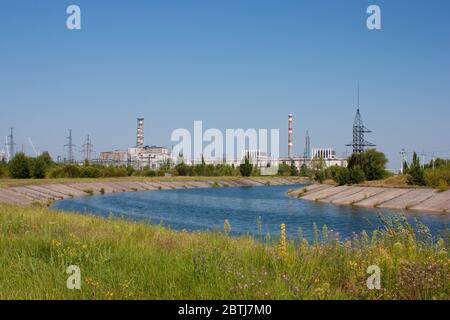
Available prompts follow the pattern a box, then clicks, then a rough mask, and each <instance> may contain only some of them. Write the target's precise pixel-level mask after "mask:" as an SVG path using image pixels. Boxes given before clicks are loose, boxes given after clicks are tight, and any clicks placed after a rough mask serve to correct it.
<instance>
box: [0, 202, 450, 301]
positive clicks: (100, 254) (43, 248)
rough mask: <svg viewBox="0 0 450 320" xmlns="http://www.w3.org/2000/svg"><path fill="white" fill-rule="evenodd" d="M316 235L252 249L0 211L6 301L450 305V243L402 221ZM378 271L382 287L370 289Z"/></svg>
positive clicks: (107, 222)
mask: <svg viewBox="0 0 450 320" xmlns="http://www.w3.org/2000/svg"><path fill="white" fill-rule="evenodd" d="M287 227H288V228H289V226H287ZM256 228H257V226H256V222H255V229H256ZM315 233H316V239H317V242H316V243H315V244H308V243H307V241H306V240H302V237H301V235H300V238H299V239H297V240H295V241H294V240H286V241H278V240H274V237H272V239H268V238H266V239H263V240H262V241H256V240H254V239H252V238H249V237H241V238H230V237H228V236H226V235H225V234H222V233H187V232H175V231H172V230H169V229H166V228H163V227H161V226H157V225H149V224H144V223H133V222H127V221H122V220H113V219H101V218H97V217H91V216H84V215H76V214H66V213H60V212H51V211H49V210H48V209H45V208H23V207H16V206H9V205H0V265H1V268H0V298H1V299H312V298H318V299H449V298H450V287H449V279H450V269H449V268H450V267H449V255H448V251H447V249H448V244H446V243H445V241H443V240H441V241H438V242H432V241H430V239H429V237H428V234H427V232H424V231H423V232H422V233H421V234H422V238H420V239H419V238H416V236H415V235H414V232H412V231H411V230H410V229H409V227H408V226H404V225H403V226H401V224H400V222H397V224H393V225H391V226H388V228H387V231H384V232H381V231H380V232H376V233H375V234H374V235H370V236H368V235H362V236H360V237H357V238H355V239H353V240H352V241H347V242H344V243H341V242H337V241H335V240H334V238H333V236H332V235H331V233H329V232H328V231H327V230H322V232H321V233H320V235H319V232H318V230H316V232H315ZM319 238H321V240H322V241H318V239H319ZM374 264H375V265H378V266H379V267H380V268H381V286H382V288H383V289H382V290H372V291H370V290H368V289H367V286H366V280H367V277H368V276H369V275H368V274H367V273H366V271H367V267H368V266H370V265H374ZM69 265H78V266H79V267H80V268H81V279H82V287H81V290H68V289H67V288H66V280H67V277H68V275H67V274H66V273H65V271H66V268H67V267H68V266H69Z"/></svg>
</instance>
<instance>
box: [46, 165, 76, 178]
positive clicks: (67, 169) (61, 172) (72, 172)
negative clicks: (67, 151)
mask: <svg viewBox="0 0 450 320" xmlns="http://www.w3.org/2000/svg"><path fill="white" fill-rule="evenodd" d="M80 176H81V170H80V167H79V166H78V165H75V164H66V165H63V166H59V167H56V168H53V169H52V170H50V172H49V177H50V178H80Z"/></svg>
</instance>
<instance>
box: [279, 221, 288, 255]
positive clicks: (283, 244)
mask: <svg viewBox="0 0 450 320" xmlns="http://www.w3.org/2000/svg"><path fill="white" fill-rule="evenodd" d="M278 254H279V255H280V257H281V258H283V259H284V258H286V226H285V224H284V223H283V224H282V225H281V234H280V243H279V246H278Z"/></svg>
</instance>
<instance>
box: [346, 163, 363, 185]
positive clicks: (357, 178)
mask: <svg viewBox="0 0 450 320" xmlns="http://www.w3.org/2000/svg"><path fill="white" fill-rule="evenodd" d="M349 171H350V183H352V184H356V183H361V182H364V181H365V180H366V176H365V174H364V171H363V170H362V169H361V168H360V167H359V166H355V167H353V168H352V169H350V170H349Z"/></svg>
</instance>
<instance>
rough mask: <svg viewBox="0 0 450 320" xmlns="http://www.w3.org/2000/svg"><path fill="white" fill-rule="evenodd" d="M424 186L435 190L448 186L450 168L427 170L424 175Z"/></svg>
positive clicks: (449, 182)
mask: <svg viewBox="0 0 450 320" xmlns="http://www.w3.org/2000/svg"><path fill="white" fill-rule="evenodd" d="M424 180H425V184H426V185H427V186H429V187H433V188H436V187H438V186H440V185H441V186H442V185H444V184H446V185H447V186H448V185H450V168H438V169H427V170H425V173H424Z"/></svg>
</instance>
